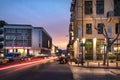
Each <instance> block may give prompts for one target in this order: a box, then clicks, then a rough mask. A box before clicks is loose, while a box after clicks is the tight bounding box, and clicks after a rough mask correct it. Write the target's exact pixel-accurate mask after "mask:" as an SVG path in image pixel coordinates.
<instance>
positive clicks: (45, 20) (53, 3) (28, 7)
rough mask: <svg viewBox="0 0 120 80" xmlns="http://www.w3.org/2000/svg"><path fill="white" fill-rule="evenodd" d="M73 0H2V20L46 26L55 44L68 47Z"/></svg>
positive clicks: (0, 17)
mask: <svg viewBox="0 0 120 80" xmlns="http://www.w3.org/2000/svg"><path fill="white" fill-rule="evenodd" d="M70 3H71V0H0V5H1V9H0V20H5V21H6V22H7V23H9V24H31V25H33V26H35V27H44V28H45V29H46V31H47V32H48V33H49V34H50V35H51V36H52V39H53V44H54V45H56V46H58V47H59V48H61V49H66V45H67V44H68V37H66V35H68V34H69V33H68V31H69V23H70V21H69V20H70Z"/></svg>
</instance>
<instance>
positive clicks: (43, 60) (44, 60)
mask: <svg viewBox="0 0 120 80" xmlns="http://www.w3.org/2000/svg"><path fill="white" fill-rule="evenodd" d="M53 59H56V57H50V58H47V59H42V60H39V61H38V60H37V61H32V62H27V63H21V64H15V65H10V66H6V67H3V68H0V70H6V69H9V68H13V67H19V66H25V65H31V64H36V63H39V64H40V63H41V64H42V63H47V62H48V61H50V60H53Z"/></svg>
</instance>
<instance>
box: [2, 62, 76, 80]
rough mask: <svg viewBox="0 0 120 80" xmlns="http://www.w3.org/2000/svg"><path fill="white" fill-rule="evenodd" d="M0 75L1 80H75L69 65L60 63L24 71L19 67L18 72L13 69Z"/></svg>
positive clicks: (29, 68)
mask: <svg viewBox="0 0 120 80" xmlns="http://www.w3.org/2000/svg"><path fill="white" fill-rule="evenodd" d="M22 67H23V66H22ZM24 67H25V66H24ZM19 69H20V70H19ZM0 74H1V75H0V80H8V79H9V80H74V79H73V76H72V72H71V70H70V67H69V65H67V64H65V65H64V64H59V63H58V62H57V63H46V64H36V65H34V66H32V67H25V68H22V69H21V68H20V67H19V68H17V70H15V69H13V68H11V69H7V70H2V71H0ZM3 74H4V75H3Z"/></svg>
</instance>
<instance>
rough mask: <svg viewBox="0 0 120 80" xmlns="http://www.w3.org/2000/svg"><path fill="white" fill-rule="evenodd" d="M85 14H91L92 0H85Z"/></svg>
mask: <svg viewBox="0 0 120 80" xmlns="http://www.w3.org/2000/svg"><path fill="white" fill-rule="evenodd" d="M85 14H92V1H85Z"/></svg>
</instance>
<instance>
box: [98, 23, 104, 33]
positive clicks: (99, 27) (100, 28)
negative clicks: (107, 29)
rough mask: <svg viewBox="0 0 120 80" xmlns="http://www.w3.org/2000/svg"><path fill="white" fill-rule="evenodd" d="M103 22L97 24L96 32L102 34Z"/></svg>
mask: <svg viewBox="0 0 120 80" xmlns="http://www.w3.org/2000/svg"><path fill="white" fill-rule="evenodd" d="M103 26H104V24H103V23H100V24H98V34H103Z"/></svg>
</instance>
